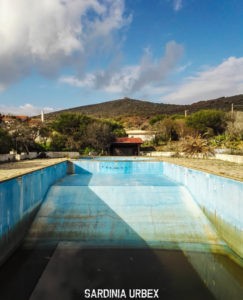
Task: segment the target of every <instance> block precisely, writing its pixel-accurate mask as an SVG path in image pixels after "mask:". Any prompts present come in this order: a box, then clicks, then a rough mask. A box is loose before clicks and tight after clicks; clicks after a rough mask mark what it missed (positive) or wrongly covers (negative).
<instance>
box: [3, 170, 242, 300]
mask: <svg viewBox="0 0 243 300" xmlns="http://www.w3.org/2000/svg"><path fill="white" fill-rule="evenodd" d="M226 248H227V247H226V245H225V243H224V242H223V241H222V240H221V239H220V237H219V236H218V235H217V232H216V231H215V229H214V227H213V226H212V224H211V223H210V222H209V221H208V219H207V218H206V217H205V215H204V214H203V212H202V211H201V209H200V208H199V207H198V206H197V204H196V203H195V202H194V200H193V199H192V197H191V196H190V194H189V193H188V191H187V190H186V188H185V187H183V186H180V185H178V184H176V183H175V182H173V181H171V180H169V179H168V178H167V177H165V176H162V175H153V174H150V175H149V176H148V175H143V174H73V175H69V176H66V177H65V178H63V179H62V180H60V181H58V182H57V183H56V184H55V185H53V186H52V187H51V188H50V190H49V192H48V194H47V196H46V199H45V201H44V203H43V204H42V206H41V208H40V210H39V212H38V214H37V216H36V218H35V220H34V222H33V224H32V227H31V228H30V231H29V233H28V235H27V237H26V240H25V243H24V244H23V246H22V248H20V249H19V250H18V251H17V252H16V254H15V255H13V256H12V257H11V258H10V260H9V261H8V262H7V263H6V264H5V265H4V266H3V268H2V269H1V270H0V287H1V288H0V299H4V300H8V299H11V300H15V299H16V300H17V299H24V300H27V299H30V300H38V299H45V300H49V299H59V300H62V299H63V300H69V299H70V300H76V299H85V296H84V291H85V289H125V290H126V292H127V293H128V291H129V289H145V288H151V289H158V290H159V296H160V299H173V300H176V299H199V300H200V299H223V300H224V299H225V300H226V299H232V300H234V299H241V296H242V295H243V272H242V268H240V267H238V266H237V265H235V264H234V263H233V262H231V261H230V260H229V259H227V258H226V257H225V256H223V255H221V254H220V253H223V252H224V251H225V249H226ZM216 253H219V254H216ZM226 283H227V284H226ZM23 286H24V288H23ZM127 298H128V297H127ZM128 299H129V298H128Z"/></svg>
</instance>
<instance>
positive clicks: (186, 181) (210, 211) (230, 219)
mask: <svg viewBox="0 0 243 300" xmlns="http://www.w3.org/2000/svg"><path fill="white" fill-rule="evenodd" d="M163 170H164V175H166V176H168V177H169V178H170V179H173V180H175V181H177V182H179V183H181V184H183V185H185V186H186V187H187V189H188V190H189V192H190V193H191V194H192V196H193V198H194V199H195V200H196V201H197V203H198V204H199V205H200V207H201V208H202V209H203V211H204V212H205V214H206V215H207V216H208V217H209V219H210V221H211V222H212V223H213V224H214V225H215V227H216V229H217V230H218V233H219V234H220V235H221V237H222V238H223V239H224V240H225V241H226V242H227V243H228V245H229V247H230V248H231V249H232V250H233V251H235V252H236V253H237V254H238V255H239V256H240V257H242V258H243V197H242V195H243V182H240V181H236V180H232V179H228V178H224V177H220V176H216V175H213V174H209V173H205V172H201V171H197V170H192V169H188V168H186V167H182V166H178V165H173V164H170V163H166V162H164V167H163Z"/></svg>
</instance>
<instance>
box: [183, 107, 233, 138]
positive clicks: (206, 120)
mask: <svg viewBox="0 0 243 300" xmlns="http://www.w3.org/2000/svg"><path fill="white" fill-rule="evenodd" d="M186 124H187V125H188V126H189V127H192V128H194V129H195V130H196V131H197V132H198V133H199V134H203V135H205V134H207V133H211V135H218V134H222V133H223V132H224V131H225V129H226V125H227V124H226V115H225V113H224V112H223V111H220V110H200V111H198V112H195V113H193V114H192V115H190V116H188V118H187V119H186Z"/></svg>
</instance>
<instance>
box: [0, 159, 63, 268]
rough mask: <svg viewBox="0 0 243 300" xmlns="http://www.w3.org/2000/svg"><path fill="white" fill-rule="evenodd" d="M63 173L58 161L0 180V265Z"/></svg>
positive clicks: (16, 244)
mask: <svg viewBox="0 0 243 300" xmlns="http://www.w3.org/2000/svg"><path fill="white" fill-rule="evenodd" d="M66 174H67V163H66V162H62V163H59V164H56V165H54V166H50V167H47V168H43V169H41V170H37V171H34V172H30V173H28V174H26V175H22V176H20V177H17V178H14V179H9V180H6V181H3V182H1V183H0V265H1V263H3V262H4V261H5V259H6V258H7V257H8V256H9V255H11V253H12V252H13V251H14V250H15V249H16V248H17V247H18V245H19V244H20V243H21V241H22V240H23V238H24V236H25V235H26V233H27V231H28V229H29V226H30V225H31V222H32V221H33V219H34V216H35V214H36V212H37V211H38V209H39V207H40V205H41V203H42V201H43V200H44V198H45V195H46V193H47V191H48V189H49V187H50V186H51V185H52V184H53V183H55V182H56V181H57V180H58V179H60V178H62V177H64V176H66Z"/></svg>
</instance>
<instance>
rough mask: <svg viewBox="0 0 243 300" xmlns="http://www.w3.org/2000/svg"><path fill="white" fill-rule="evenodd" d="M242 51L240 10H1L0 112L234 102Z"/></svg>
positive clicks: (156, 4) (191, 4)
mask: <svg viewBox="0 0 243 300" xmlns="http://www.w3.org/2000/svg"><path fill="white" fill-rule="evenodd" d="M29 12H31V13H29ZM242 41H243V2H242V1H241V0H203V1H200V0H43V1H38V0H12V1H9V0H0V45H1V47H0V112H2V113H13V114H28V115H33V114H38V113H39V112H40V110H41V109H44V111H46V112H48V111H53V110H58V109H63V108H68V107H75V106H81V105H87V104H93V103H99V102H103V101H109V100H113V99H118V98H123V97H131V98H135V99H141V100H149V101H153V102H162V103H178V104H185V103H193V102H196V101H199V100H206V99H213V98H217V97H221V96H230V95H236V94H241V93H243V42H242Z"/></svg>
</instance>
